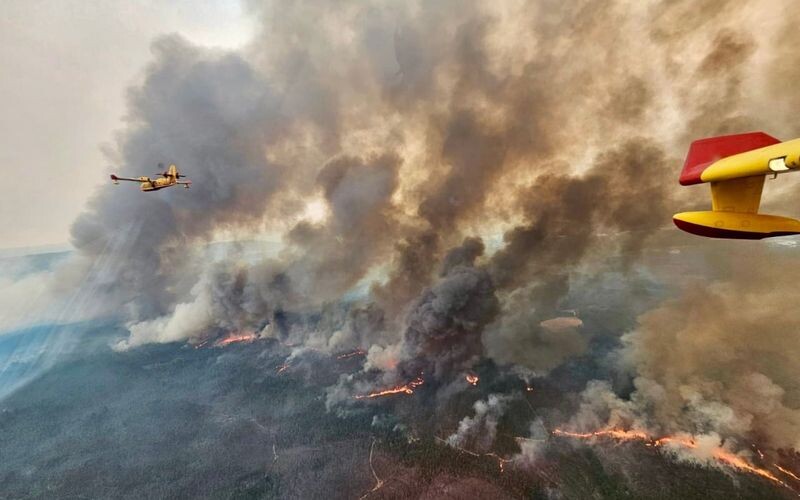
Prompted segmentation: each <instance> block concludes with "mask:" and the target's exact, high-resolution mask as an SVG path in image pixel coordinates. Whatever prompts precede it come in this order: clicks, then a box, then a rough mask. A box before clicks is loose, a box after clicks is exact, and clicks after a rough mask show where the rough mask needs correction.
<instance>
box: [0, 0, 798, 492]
mask: <svg viewBox="0 0 800 500" xmlns="http://www.w3.org/2000/svg"><path fill="white" fill-rule="evenodd" d="M778 4H780V5H781V6H782V7H781V8H782V10H781V12H783V13H784V14H785V15H781V16H775V15H768V13H769V12H777V11H778V10H779V8H778V7H777V5H778ZM248 5H249V12H250V15H251V16H252V17H253V19H254V20H255V22H256V24H257V25H258V27H259V28H258V32H257V34H256V35H255V37H254V38H253V40H252V41H251V42H250V43H249V44H248V45H246V46H244V47H242V48H240V49H237V50H227V49H211V48H207V47H202V46H197V45H195V44H193V43H192V42H191V41H189V40H187V39H185V38H183V37H181V36H179V35H168V36H163V37H160V38H158V39H156V40H155V41H154V42H153V45H152V52H153V60H152V62H151V63H150V65H149V66H148V67H147V68H146V70H145V71H144V73H143V74H142V77H141V80H140V81H138V82H137V83H136V84H135V85H133V86H132V88H131V89H130V90H129V91H128V103H129V104H128V106H129V109H128V115H127V119H126V127H125V128H124V129H123V130H121V131H120V132H119V133H118V135H117V142H116V144H115V146H114V147H113V148H112V149H113V151H110V152H109V155H111V157H112V158H113V160H114V162H115V164H116V165H117V166H118V170H119V172H120V175H133V174H131V173H132V172H134V171H136V170H137V168H139V166H140V165H142V164H150V163H155V162H156V160H157V159H159V158H162V157H165V156H169V157H176V158H180V159H181V162H182V164H183V165H186V169H187V171H190V172H191V175H192V179H193V181H194V184H193V185H192V189H191V196H177V194H183V193H177V194H176V193H168V194H167V195H165V196H162V197H149V198H147V199H145V197H142V196H139V193H128V192H125V193H122V194H120V192H114V193H113V194H111V192H110V191H108V190H104V189H102V190H98V191H97V192H96V193H95V195H94V196H93V197H92V198H91V200H89V202H88V204H87V206H86V209H85V211H84V213H83V214H82V215H81V216H80V217H79V218H78V219H77V220H76V221H75V222H74V224H73V225H72V230H71V234H72V243H73V246H74V248H75V251H74V252H73V253H72V254H71V255H70V257H69V258H68V259H65V261H64V262H62V263H60V264H59V265H58V266H57V267H55V268H54V269H53V270H52V272H50V273H49V274H48V275H47V276H44V277H42V280H44V282H45V283H46V288H47V296H48V297H53V298H52V300H53V302H52V303H53V304H56V305H59V307H60V305H62V302H60V301H62V300H65V301H66V303H67V304H68V305H69V304H81V305H85V307H82V308H80V310H81V315H82V316H81V317H77V316H75V317H72V316H70V318H71V320H72V321H76V322H77V321H89V320H95V319H98V318H101V319H103V320H104V321H105V320H107V321H111V322H113V323H114V324H115V325H117V327H118V329H116V330H114V338H113V340H109V341H108V343H109V344H110V345H111V346H112V348H111V351H110V352H111V354H109V356H111V355H113V356H114V357H115V358H114V359H121V360H129V359H134V360H137V362H141V363H142V364H143V365H146V366H148V368H147V369H148V370H152V371H154V372H156V371H158V370H167V368H165V367H167V366H171V365H169V361H166V360H161V361H159V363H160V364H153V365H152V366H151V364H149V363H146V361H142V359H143V356H144V355H143V354H141V353H145V352H147V353H156V354H157V355H158V356H162V354H161V353H162V351H159V349H164V350H165V351H164V352H166V350H168V349H171V348H173V347H174V348H175V352H176V353H177V354H175V356H176V358H175V359H177V360H178V361H175V363H176V365H177V364H178V363H179V362H180V363H185V364H186V365H187V366H188V365H191V366H195V364H196V366H203V367H204V369H205V370H207V373H208V374H209V375H208V377H221V378H220V380H225V383H224V384H223V383H222V382H220V384H219V386H217V385H215V384H214V383H212V382H208V381H205V380H204V379H205V376H206V375H204V374H203V373H204V372H202V371H199V369H198V373H196V374H195V376H196V378H197V379H203V381H202V382H201V383H199V384H200V385H202V386H203V387H204V388H205V389H204V390H206V391H207V393H208V394H211V393H213V394H215V395H218V396H219V398H220V399H221V400H223V401H236V403H237V404H241V405H242V408H247V409H248V410H247V411H248V412H250V413H247V414H245V413H242V415H240V416H239V417H236V416H234V417H231V419H232V420H231V419H229V420H226V418H227V417H223V416H221V415H222V413H224V412H223V411H222V410H221V409H220V408H219V407H218V406H216V403H212V402H205V401H204V400H202V401H200V399H201V398H203V397H205V394H206V393H203V394H200V393H198V394H199V395H198V396H197V397H198V400H199V401H200V402H193V401H189V400H187V401H184V402H183V403H182V404H184V405H185V407H186V408H188V409H187V410H186V413H187V414H190V413H191V414H197V415H201V416H202V418H205V419H210V420H209V421H213V422H214V425H219V426H222V427H220V428H221V429H222V430H219V436H216V435H215V436H216V437H215V439H219V440H220V442H222V441H224V440H226V439H231V440H240V441H241V442H242V443H249V441H247V440H248V439H251V438H252V436H254V435H256V436H258V437H257V439H256V438H252V439H256V440H257V441H258V443H259V446H261V447H263V448H264V449H265V450H267V451H264V453H265V454H266V455H265V456H267V455H268V456H269V460H270V462H269V464H268V465H265V466H264V467H266V469H267V470H268V471H270V472H269V473H270V474H273V475H274V477H281V478H283V479H282V480H283V481H284V482H283V483H281V484H284V485H291V486H284V487H286V488H290V490H291V488H292V487H294V488H297V490H296V491H304V492H309V491H310V492H312V493H309V494H312V495H316V494H321V491H318V490H314V489H313V488H315V487H316V486H309V485H306V484H305V483H304V484H302V485H301V484H300V483H301V481H299V480H295V479H292V478H295V477H299V476H292V474H301V473H300V472H297V471H298V470H300V469H302V467H300V468H298V467H295V465H296V464H297V463H301V460H300V459H299V458H297V455H300V454H302V453H306V452H307V453H317V452H318V453H321V454H322V455H320V456H324V458H320V464H318V465H319V467H320V468H321V470H322V469H324V470H325V473H328V472H329V473H330V474H331V477H334V476H335V477H336V479H335V481H343V480H342V479H341V478H342V477H343V475H344V474H345V472H341V471H339V470H338V469H337V468H336V467H337V465H329V464H331V463H332V462H335V461H336V460H335V458H332V455H333V452H330V454H329V448H328V446H329V443H332V442H334V440H335V439H336V436H345V437H346V438H347V439H352V440H353V441H352V443H351V442H350V441H347V446H351V448H348V449H347V450H345V451H343V452H342V453H343V454H344V455H347V454H348V453H349V455H347V456H348V457H352V460H353V463H352V464H350V466H352V468H353V470H359V471H362V472H363V477H361V475H360V476H359V477H358V479H357V480H353V481H350V482H349V483H348V484H351V486H350V487H349V488H350V489H348V490H347V491H348V494H352V495H353V496H354V497H357V496H359V495H363V496H364V497H367V498H369V497H374V498H379V497H380V496H381V495H382V494H386V495H391V494H396V495H400V496H402V495H408V496H410V497H414V496H419V497H422V496H425V495H426V494H428V495H433V496H435V495H437V494H440V493H442V492H443V491H444V490H445V489H446V488H445V485H447V484H451V483H452V484H455V485H459V486H458V487H459V488H463V489H464V490H470V488H472V489H473V490H474V492H475V493H474V494H475V495H476V496H477V497H484V498H490V497H491V498H501V497H522V496H526V495H528V496H530V495H533V494H534V493H536V494H542V495H549V496H550V497H552V498H561V497H565V498H567V497H573V498H574V497H590V496H598V495H600V493H598V491H601V490H602V488H601V487H600V486H598V484H601V483H602V485H605V486H608V485H613V488H612V487H611V486H608V488H607V489H606V490H602V491H606V493H608V491H613V492H616V493H619V494H623V493H624V494H631V495H641V494H642V492H643V491H646V488H647V487H649V485H645V483H646V481H644V480H642V479H641V478H642V477H646V476H648V475H653V474H654V475H658V474H659V473H658V472H657V471H662V472H663V474H662V475H661V476H660V477H661V479H659V480H658V481H662V480H663V478H669V477H670V474H671V473H673V472H674V474H676V475H677V476H679V477H684V478H686V481H687V483H686V484H687V485H689V484H690V483H692V482H693V481H696V480H698V479H697V477H699V476H700V475H707V476H702V477H704V478H710V479H708V481H710V482H711V483H713V484H714V487H715V488H717V490H715V491H718V492H722V493H719V495H720V497H723V496H724V495H726V494H731V492H737V491H739V492H743V493H742V495H743V496H747V495H748V494H752V493H753V492H769V493H765V495H767V494H771V495H775V496H778V497H781V496H786V497H790V496H795V495H797V494H800V480H799V479H798V476H800V454H799V453H798V450H800V386H798V384H797V380H798V377H799V376H800V365H798V363H797V359H800V328H798V326H800V312H798V310H797V309H796V308H792V307H790V306H788V305H789V304H792V303H794V302H795V301H794V299H795V298H800V292H798V290H797V287H796V282H797V279H798V278H800V274H799V272H798V271H797V269H798V266H797V265H795V264H796V262H795V261H796V260H797V257H796V256H795V255H794V253H793V249H794V246H793V243H792V244H786V245H777V244H768V243H758V244H749V243H744V244H743V245H749V246H742V245H738V246H736V245H729V246H724V247H723V246H721V244H720V243H719V242H716V241H707V240H701V239H699V238H694V237H692V236H689V235H686V234H682V233H680V232H678V231H677V230H675V229H674V228H672V226H671V222H670V217H671V214H672V212H673V207H674V206H676V205H680V206H687V205H690V204H691V201H690V200H689V199H688V198H685V197H686V196H687V195H686V193H684V192H681V191H679V190H678V188H677V176H678V173H679V170H680V165H681V162H682V155H683V152H684V150H685V145H686V144H687V141H690V140H691V139H693V138H697V137H705V136H713V135H720V134H725V133H734V132H738V131H749V130H755V129H764V130H768V131H770V133H774V134H775V135H777V136H780V137H784V138H792V137H796V136H798V135H800V127H798V126H796V124H795V121H794V120H791V117H792V110H793V105H794V104H795V103H800V93H799V92H798V90H797V88H796V85H794V84H793V83H792V82H793V81H794V79H793V78H792V77H793V76H794V74H795V73H797V72H798V70H797V69H796V68H798V67H800V66H798V65H797V64H791V62H792V61H794V60H795V59H797V57H798V56H797V55H796V54H795V52H796V50H794V48H793V44H792V43H791V39H792V37H791V36H786V34H790V33H792V32H793V29H794V26H796V25H797V21H798V20H799V19H798V15H797V12H798V11H797V9H796V8H793V7H794V6H793V4H791V2H789V1H788V0H787V1H784V2H781V1H778V2H767V1H765V0H746V1H743V2H738V1H737V2H734V1H727V0H709V1H703V2H690V1H688V0H678V1H669V2H666V1H665V2H661V1H651V2H643V3H639V4H636V5H631V4H630V2H623V1H613V2H606V3H592V2H577V3H564V2H557V1H550V0H543V1H539V2H515V1H502V2H479V1H475V2H449V1H445V2H411V3H408V2H406V3H397V2H382V1H376V2H372V1H370V2H355V3H345V4H343V5H337V6H333V5H330V4H328V3H326V2H322V1H308V2H301V3H295V4H286V3H284V2H264V3H263V4H262V3H260V2H250V3H248ZM756 21H757V22H756ZM754 26H758V28H757V29H756V28H754ZM765 33H766V34H773V35H774V36H772V35H770V36H765ZM781 34H782V35H781ZM779 35H781V36H779ZM779 56H781V57H785V58H786V59H784V60H781V59H779ZM787 60H788V61H789V63H787V62H786V61H787ZM176 191H177V190H176ZM181 191H183V190H181ZM773 194H774V196H772V197H771V199H777V200H778V203H782V204H784V205H786V203H783V202H787V201H790V198H789V196H790V194H791V193H790V191H789V190H784V191H781V192H779V193H773ZM130 213H135V214H137V217H136V221H137V222H134V223H131V224H130V225H126V226H124V227H121V226H120V223H119V221H120V220H122V219H124V217H123V215H124V214H130ZM267 241H268V242H273V243H275V246H276V247H277V248H279V250H277V251H267V245H266V243H265V242H267ZM784 241H786V240H784ZM789 241H791V242H795V240H789ZM796 275H798V276H796ZM12 286H13V285H12ZM20 286H21V285H20ZM20 289H21V288H20ZM12 291H13V290H12ZM64 297H70V298H69V299H68V300H67V299H64ZM0 306H2V304H0ZM53 307H56V306H53ZM73 309H75V310H77V309H78V308H75V307H73ZM76 314H77V313H76ZM66 317H67V316H63V315H62V316H58V318H59V319H63V318H66ZM64 322H66V321H64ZM175 346H185V347H186V346H188V347H186V349H185V350H182V348H181V349H179V348H177V347H175ZM192 347H194V349H192ZM170 352H172V351H170ZM156 354H153V355H154V356H155V355H156ZM126 362H127V361H126ZM193 363H195V364H193ZM165 373H166V372H165ZM243 374H246V376H245V375H243ZM142 383H143V384H144V382H142ZM236 383H238V384H239V385H238V386H237V385H236ZM170 387H173V388H174V390H176V391H177V390H179V389H180V388H181V387H184V385H182V384H181V383H178V382H175V383H174V386H173V385H170ZM222 388H224V389H226V390H228V391H229V393H230V394H231V395H230V396H226V395H225V393H224V392H222ZM290 389H291V391H290ZM214 391H220V392H214ZM237 391H240V392H241V394H245V395H246V397H245V396H240V392H237ZM260 391H261V392H260ZM282 391H285V392H282ZM262 393H263V394H270V395H271V396H270V397H275V398H276V401H280V402H281V404H283V405H285V406H284V407H282V408H281V409H278V408H276V409H271V408H266V407H263V406H259V404H258V401H259V398H262V397H265V396H263V395H262ZM236 398H239V399H236ZM295 398H296V399H295ZM176 404H177V403H176ZM182 408H183V407H182ZM251 408H252V411H251V410H250V409H251ZM298 408H301V409H302V410H303V411H308V412H317V413H315V415H316V416H315V417H314V418H318V419H319V420H320V421H323V422H324V423H325V426H327V427H325V428H324V429H323V428H321V427H319V426H315V425H306V426H304V427H300V426H299V424H298V426H295V427H292V425H290V424H291V422H290V421H292V420H294V421H296V422H302V423H304V424H305V423H307V421H310V422H315V420H314V418H311V417H309V416H308V415H307V414H303V415H302V416H298V414H296V413H293V412H297V411H300V410H298ZM143 411H144V410H143ZM242 411H243V412H244V410H242ZM259 411H260V412H264V418H263V420H259V418H260V415H259V414H258V412H259ZM192 412H194V413H192ZM197 418H200V417H197ZM215 419H216V420H215ZM230 421H233V422H237V423H236V424H235V425H236V426H237V427H235V429H234V430H235V432H234V430H230V431H229V429H228V428H223V427H224V426H225V425H230V426H233V425H234V424H230V423H229V422H230ZM253 421H256V422H259V425H260V426H261V427H258V426H256V427H255V429H256V430H253V428H252V427H253V424H252V422H253ZM0 422H1V421H0ZM220 422H222V423H220ZM247 422H250V423H247ZM260 422H264V423H260ZM287 422H288V423H287ZM209 425H210V424H209ZM214 429H216V427H214ZM215 432H216V431H215ZM248 436H249V437H248ZM287 436H288V437H287ZM176 439H177V438H176ZM325 439H327V440H329V441H324V440H325ZM342 439H344V438H342ZM282 440H283V441H282ZM282 442H284V444H285V445H286V447H287V450H286V451H285V452H281V451H280V450H281V443H282ZM237 443H239V441H237ZM276 443H277V444H276ZM290 445H291V447H290ZM187 446H190V445H187ZM242 446H245V447H246V448H247V450H248V453H251V452H252V453H253V454H254V456H260V455H258V453H261V451H262V450H261V449H260V448H259V450H258V452H256V451H252V450H251V448H249V446H251V445H250V444H244V445H242ZM331 446H332V445H331ZM276 450H277V451H276ZM303 450H305V451H303ZM755 450H757V453H756V452H755ZM295 454H296V455H295ZM344 455H343V456H344ZM248 456H249V455H248ZM237 463H238V462H237ZM247 463H248V464H252V463H260V462H257V460H256V459H252V460H251V461H250V462H247ZM323 463H324V464H325V465H324V466H323V465H322V464H323ZM237 466H239V465H237ZM241 467H242V468H243V470H244V469H246V466H245V465H241ZM247 467H249V465H247ZM326 467H330V468H331V469H330V471H328V469H326ZM248 470H249V469H248ZM259 470H260V469H259ZM394 471H397V472H394ZM575 471H590V472H591V473H589V472H586V473H585V474H583V473H582V472H580V473H579V472H575ZM654 471H656V472H654ZM664 471H668V472H664ZM498 472H499V473H502V474H501V476H502V478H500V479H498V478H497V477H496V476H497V475H498ZM336 474H339V475H336ZM359 474H360V473H359ZM578 476H579V477H589V478H595V479H594V480H596V481H597V482H596V483H594V484H588V485H587V484H584V483H582V482H581V481H582V479H581V480H579V479H576V477H578ZM270 477H272V476H270ZM303 477H307V476H303ZM287 478H288V479H287ZM408 478H410V479H408ZM273 479H274V478H273ZM273 479H270V481H273ZM704 480H705V479H704ZM275 481H278V480H277V479H275ZM331 481H334V479H331ZM335 481H334V482H335ZM437 481H439V482H437ZM448 481H449V482H448ZM1 482H2V476H0V483H1ZM259 484H261V483H259ZM275 484H278V483H277V482H276V483H275ZM275 484H273V483H269V485H268V487H267V486H264V485H263V484H262V485H261V486H263V487H264V488H266V489H265V490H264V491H267V490H269V491H270V492H272V493H274V492H275V491H278V490H277V489H275V490H272V489H269V488H273V486H274V488H278V487H277V486H275ZM353 485H355V486H353ZM470 485H472V486H470ZM261 486H259V487H261ZM319 487H320V488H322V486H319ZM455 487H456V486H454V488H455ZM670 487H671V488H677V489H672V490H669V491H671V492H673V493H674V494H675V495H682V494H685V493H686V491H688V490H682V489H680V488H683V487H684V486H683V485H672V486H670ZM686 487H687V488H688V487H689V486H686ZM304 488H307V489H304ZM370 488H372V489H371V490H370ZM356 490H357V491H356ZM259 491H260V490H259ZM282 493H283V494H291V493H292V491H287V490H282ZM695 493H696V492H695ZM736 494H738V493H736ZM609 495H610V494H609ZM279 496H280V495H279ZM612 496H613V495H612ZM689 496H691V495H689Z"/></svg>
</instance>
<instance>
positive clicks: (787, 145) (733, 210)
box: [672, 132, 800, 240]
mask: <svg viewBox="0 0 800 500" xmlns="http://www.w3.org/2000/svg"><path fill="white" fill-rule="evenodd" d="M798 168H800V139H794V140H791V141H787V142H781V141H779V140H778V139H775V138H774V137H772V136H769V135H767V134H765V133H764V132H751V133H747V134H736V135H726V136H721V137H710V138H708V139H701V140H698V141H694V142H693V143H692V145H691V147H690V148H689V154H688V155H687V156H686V163H684V165H683V171H682V172H681V176H680V183H681V184H682V185H684V186H689V185H692V184H701V183H704V182H710V183H711V211H703V212H683V213H679V214H675V215H674V216H673V217H672V220H673V221H674V222H675V225H676V226H678V227H679V228H680V229H682V230H684V231H686V232H688V233H692V234H697V235H699V236H706V237H709V238H736V239H746V240H760V239H762V238H771V237H773V236H787V235H790V234H800V221H798V220H795V219H790V218H788V217H780V216H777V215H766V214H760V213H758V206H759V204H760V203H761V190H762V188H763V187H764V179H766V177H767V176H768V175H772V176H773V178H774V177H777V175H778V174H782V173H784V172H791V171H793V170H796V169H798Z"/></svg>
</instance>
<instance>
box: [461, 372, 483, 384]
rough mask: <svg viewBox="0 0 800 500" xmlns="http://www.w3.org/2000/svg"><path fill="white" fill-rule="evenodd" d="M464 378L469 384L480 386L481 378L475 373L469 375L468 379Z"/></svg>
mask: <svg viewBox="0 0 800 500" xmlns="http://www.w3.org/2000/svg"><path fill="white" fill-rule="evenodd" d="M464 378H466V379H467V383H468V384H470V385H478V382H479V381H480V377H478V376H477V375H475V374H474V373H467V375H466V377H464Z"/></svg>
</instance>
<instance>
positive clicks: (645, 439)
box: [553, 428, 791, 488]
mask: <svg viewBox="0 0 800 500" xmlns="http://www.w3.org/2000/svg"><path fill="white" fill-rule="evenodd" d="M553 435H554V436H563V437H569V438H575V439H598V438H607V439H614V440H616V441H638V442H641V443H644V445H645V446H648V447H653V448H659V447H663V446H668V445H672V446H675V447H679V448H687V449H695V448H697V447H698V445H697V442H696V441H695V439H694V438H693V437H690V436H664V437H661V438H654V437H652V436H650V435H649V434H647V433H646V432H643V431H634V430H623V429H613V428H612V429H602V430H599V431H594V432H584V433H581V432H569V431H564V430H561V429H555V430H554V431H553ZM711 457H712V458H713V459H714V460H716V461H717V462H718V463H720V464H722V465H726V466H728V467H731V468H734V469H737V470H740V471H743V472H749V473H751V474H755V475H758V476H761V477H763V478H765V479H768V480H770V481H772V482H774V483H776V484H780V485H781V486H784V487H787V488H788V487H789V486H788V485H787V484H786V483H784V482H783V481H781V480H780V479H778V477H777V476H775V474H773V473H772V472H770V471H769V470H767V469H763V468H761V467H756V466H755V465H753V464H751V463H749V462H747V461H746V460H745V459H744V458H742V457H740V456H739V455H736V454H735V453H732V452H730V451H728V450H725V449H723V448H720V447H715V448H714V449H713V450H711ZM775 467H776V468H777V469H778V470H780V471H781V472H784V473H788V474H791V472H789V471H785V470H784V469H782V468H781V467H779V466H778V465H775Z"/></svg>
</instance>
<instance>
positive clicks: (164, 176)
mask: <svg viewBox="0 0 800 500" xmlns="http://www.w3.org/2000/svg"><path fill="white" fill-rule="evenodd" d="M158 167H159V168H164V164H163V163H159V164H158ZM156 175H158V176H160V177H156V178H155V179H151V178H150V177H147V176H142V177H117V175H116V174H111V180H112V181H114V184H119V181H131V182H139V183H140V185H139V189H141V190H142V191H158V190H159V189H164V188H168V187H172V186H177V185H178V184H180V185H182V186H183V187H185V188H186V189H189V186H191V185H192V181H190V180H185V181H181V180H179V179H180V178H181V177H186V176H185V175H181V173H180V172H178V167H176V166H175V165H170V166H169V168H168V169H167V170H165V171H163V172H160V173H158V174H156Z"/></svg>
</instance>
